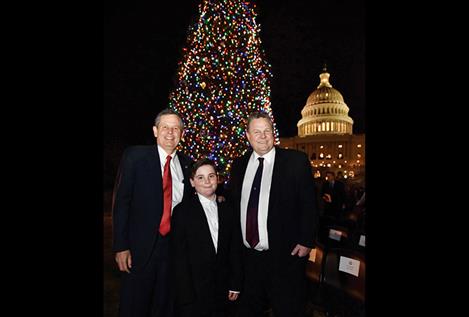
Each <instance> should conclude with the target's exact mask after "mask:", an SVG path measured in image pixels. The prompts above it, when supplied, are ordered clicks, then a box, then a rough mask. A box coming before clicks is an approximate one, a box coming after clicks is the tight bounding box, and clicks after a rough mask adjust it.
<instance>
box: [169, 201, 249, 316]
mask: <svg viewBox="0 0 469 317" xmlns="http://www.w3.org/2000/svg"><path fill="white" fill-rule="evenodd" d="M217 205H218V228H219V229H218V247H217V252H215V247H214V245H213V241H212V236H211V233H210V228H209V225H208V222H207V218H206V216H205V212H204V210H203V207H202V204H201V203H200V200H199V197H198V195H197V194H195V193H194V194H192V195H191V197H188V198H187V199H184V200H183V202H182V203H180V204H179V205H177V206H176V207H175V208H174V211H173V216H172V218H171V227H172V235H171V262H172V265H171V268H172V270H173V271H172V274H173V281H174V284H175V285H174V286H175V287H174V290H173V291H175V293H174V295H175V301H176V312H181V311H182V312H185V313H189V315H191V316H198V314H204V313H208V312H213V311H215V310H218V311H220V310H223V307H224V306H225V305H226V304H227V303H228V299H227V298H228V291H229V290H232V291H236V290H237V291H240V290H241V276H240V274H241V254H240V252H241V251H240V250H241V249H240V247H241V245H240V243H239V241H240V239H241V231H240V228H239V220H238V218H236V217H235V215H234V213H233V210H232V209H231V208H229V207H228V205H227V204H226V203H217ZM182 315H184V313H183V314H182Z"/></svg>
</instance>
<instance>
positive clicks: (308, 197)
mask: <svg viewBox="0 0 469 317" xmlns="http://www.w3.org/2000/svg"><path fill="white" fill-rule="evenodd" d="M251 154H252V151H248V153H246V154H245V155H244V156H243V157H241V158H239V159H237V160H235V162H233V167H232V170H231V180H230V183H229V187H228V193H229V199H230V200H231V201H232V202H233V204H234V207H235V209H236V213H237V215H238V217H239V216H240V201H241V190H242V185H243V179H244V174H245V172H246V167H247V164H248V161H249V158H250V156H251ZM315 199H316V192H315V187H314V183H313V176H312V170H311V165H310V162H309V160H308V157H307V155H306V154H305V153H303V152H299V151H296V150H288V149H281V148H277V147H276V149H275V163H274V167H273V173H272V184H271V188H270V196H269V210H268V216H267V230H268V237H269V250H271V252H272V256H273V257H274V258H275V260H276V261H279V262H278V263H280V264H281V263H282V261H284V260H288V258H289V257H291V255H290V254H291V251H292V250H293V248H294V247H295V246H296V245H297V244H301V245H303V246H306V247H310V248H311V247H312V246H313V241H314V238H315V237H316V230H317V221H318V215H317V209H316V202H315ZM238 219H239V218H238Z"/></svg>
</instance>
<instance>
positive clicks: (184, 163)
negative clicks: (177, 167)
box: [176, 151, 191, 184]
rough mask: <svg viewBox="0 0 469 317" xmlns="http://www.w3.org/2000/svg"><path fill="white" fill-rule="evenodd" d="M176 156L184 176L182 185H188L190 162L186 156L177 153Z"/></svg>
mask: <svg viewBox="0 0 469 317" xmlns="http://www.w3.org/2000/svg"><path fill="white" fill-rule="evenodd" d="M176 155H177V156H178V158H179V163H180V164H181V168H182V174H183V175H184V184H188V183H189V176H190V175H189V174H190V168H191V167H190V162H189V160H188V159H187V157H186V156H184V155H183V154H182V153H181V152H179V151H177V152H176Z"/></svg>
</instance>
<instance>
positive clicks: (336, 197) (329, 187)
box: [321, 171, 347, 220]
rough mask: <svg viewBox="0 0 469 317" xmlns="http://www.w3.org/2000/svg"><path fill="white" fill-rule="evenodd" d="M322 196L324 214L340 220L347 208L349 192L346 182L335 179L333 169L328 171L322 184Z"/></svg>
mask: <svg viewBox="0 0 469 317" xmlns="http://www.w3.org/2000/svg"><path fill="white" fill-rule="evenodd" d="M321 196H322V199H323V202H324V215H325V216H328V217H331V218H332V219H334V220H339V219H340V217H341V216H342V215H343V212H344V209H345V203H346V200H347V194H346V191H345V184H344V183H343V182H342V181H340V180H336V179H335V174H334V172H333V171H327V172H326V181H325V182H324V183H323V185H322V189H321Z"/></svg>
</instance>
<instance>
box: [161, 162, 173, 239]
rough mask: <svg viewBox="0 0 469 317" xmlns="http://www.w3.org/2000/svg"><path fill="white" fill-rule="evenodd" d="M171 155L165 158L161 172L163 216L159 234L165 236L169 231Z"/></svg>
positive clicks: (171, 184)
mask: <svg viewBox="0 0 469 317" xmlns="http://www.w3.org/2000/svg"><path fill="white" fill-rule="evenodd" d="M170 161H171V155H168V156H167V157H166V163H165V164H164V172H163V216H162V217H161V223H160V229H159V232H160V234H161V235H162V236H165V235H166V234H167V233H168V232H169V230H170V229H171V204H172V201H173V180H172V178H171V167H170V164H169V162H170Z"/></svg>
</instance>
